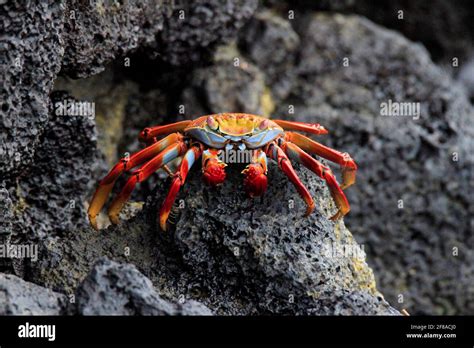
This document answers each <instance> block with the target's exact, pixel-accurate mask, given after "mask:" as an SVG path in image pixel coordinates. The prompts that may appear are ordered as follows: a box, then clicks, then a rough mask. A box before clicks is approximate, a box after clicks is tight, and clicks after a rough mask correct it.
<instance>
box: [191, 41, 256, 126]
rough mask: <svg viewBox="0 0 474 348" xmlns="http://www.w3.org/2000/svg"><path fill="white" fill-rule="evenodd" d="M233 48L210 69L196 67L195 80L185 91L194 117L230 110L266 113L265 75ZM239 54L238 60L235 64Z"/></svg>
mask: <svg viewBox="0 0 474 348" xmlns="http://www.w3.org/2000/svg"><path fill="white" fill-rule="evenodd" d="M237 54H238V53H237V52H235V51H234V52H233V54H232V50H230V51H229V52H226V53H224V54H223V57H221V58H219V57H218V58H217V62H216V63H215V64H214V65H213V66H211V67H207V68H201V69H196V70H195V71H194V72H193V76H192V79H191V82H190V84H189V86H188V87H187V88H185V89H184V91H183V96H182V99H183V105H185V106H186V109H187V110H188V112H187V113H188V114H191V115H190V116H191V118H196V117H199V116H202V115H208V114H212V113H218V112H221V111H222V110H225V111H226V112H236V111H237V110H239V112H247V113H253V114H262V113H264V110H263V105H262V98H264V87H265V83H264V78H263V74H262V73H261V72H260V70H259V69H257V68H256V67H255V66H253V65H251V64H249V63H248V62H246V61H244V60H243V59H241V58H238V56H237ZM232 56H233V57H236V58H237V59H239V60H238V63H236V65H235V64H234V63H235V62H236V61H234V58H232Z"/></svg>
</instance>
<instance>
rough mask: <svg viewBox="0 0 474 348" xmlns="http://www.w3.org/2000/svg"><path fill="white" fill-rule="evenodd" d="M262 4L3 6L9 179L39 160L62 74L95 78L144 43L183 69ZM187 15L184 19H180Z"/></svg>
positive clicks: (5, 168)
mask: <svg viewBox="0 0 474 348" xmlns="http://www.w3.org/2000/svg"><path fill="white" fill-rule="evenodd" d="M256 5H257V2H256V1H255V0H241V1H239V2H234V1H226V2H225V3H222V2H221V1H218V0H202V1H194V2H192V3H186V5H185V7H184V8H181V9H177V8H176V3H175V2H173V1H167V0H165V1H162V2H155V1H133V2H128V1H127V2H123V3H122V2H110V4H108V3H104V2H102V1H93V2H82V1H72V2H68V3H67V4H65V3H61V2H57V1H42V2H40V3H37V4H28V3H24V2H21V1H15V2H2V4H0V13H2V21H1V24H0V25H1V26H0V30H1V32H2V33H5V35H3V36H2V38H1V41H0V47H1V48H2V51H3V52H4V53H5V57H6V58H5V60H4V62H3V64H4V71H5V74H4V75H5V76H3V78H4V83H3V89H2V105H1V107H0V112H1V114H0V115H1V117H0V130H1V132H0V140H1V142H0V144H1V147H0V164H1V166H0V174H2V178H13V177H14V176H15V175H17V174H19V173H20V172H21V170H23V169H24V168H26V167H27V166H29V165H30V164H31V163H32V160H33V156H34V153H35V148H36V146H37V145H38V141H39V136H40V135H41V133H42V132H43V131H44V129H46V128H47V123H48V103H49V98H48V96H49V93H50V92H51V89H52V86H53V81H54V80H55V79H56V77H57V75H58V73H59V71H60V69H62V72H63V73H64V74H68V75H69V76H73V77H76V78H79V77H82V78H83V77H87V76H90V75H92V74H97V73H98V72H101V71H103V70H104V68H105V66H106V64H108V63H110V62H111V61H112V60H113V59H118V58H119V57H123V58H125V56H126V55H127V54H129V53H132V52H134V51H135V50H136V49H137V48H138V47H139V46H141V47H143V48H148V52H149V54H153V55H159V56H160V57H161V59H162V60H165V61H167V60H168V61H171V62H173V63H176V64H178V63H179V62H181V63H183V64H184V63H186V62H189V61H196V60H199V59H200V57H201V56H202V55H204V54H206V53H207V52H209V51H211V50H212V48H213V45H215V44H216V43H218V42H220V41H222V40H224V39H225V40H229V39H231V38H232V36H235V35H236V33H237V30H238V29H239V28H240V27H241V26H242V25H244V23H245V21H246V19H248V18H249V17H250V16H251V15H252V13H253V11H254V10H255V9H256ZM181 10H184V11H185V13H186V16H185V18H184V19H180V18H179V17H178V16H179V11H181ZM174 11H175V12H174ZM190 30H194V31H193V32H191V31H190ZM26 38H28V39H26ZM126 58H130V57H129V56H128V57H126ZM122 65H125V66H126V62H125V61H123V62H122Z"/></svg>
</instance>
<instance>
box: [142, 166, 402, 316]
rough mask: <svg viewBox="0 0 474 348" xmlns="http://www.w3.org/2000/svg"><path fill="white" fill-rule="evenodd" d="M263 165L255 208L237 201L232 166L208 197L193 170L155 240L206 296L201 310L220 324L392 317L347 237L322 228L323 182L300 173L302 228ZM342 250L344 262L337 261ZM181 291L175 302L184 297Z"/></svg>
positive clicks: (292, 203)
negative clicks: (225, 319) (171, 221)
mask: <svg viewBox="0 0 474 348" xmlns="http://www.w3.org/2000/svg"><path fill="white" fill-rule="evenodd" d="M270 165H271V167H270V170H269V174H268V177H269V182H270V185H269V186H270V187H269V189H268V191H267V192H266V194H265V195H264V196H263V198H262V199H261V200H260V199H255V200H252V199H249V198H248V197H246V195H245V194H244V193H243V190H242V187H241V180H242V176H241V175H239V173H240V171H241V170H242V167H241V166H239V165H231V166H229V167H227V169H228V170H227V171H228V179H227V181H226V182H225V184H224V185H223V186H222V187H220V188H218V189H214V190H213V189H210V188H207V187H203V185H202V182H201V173H200V171H199V170H198V169H194V171H193V172H192V174H191V177H190V179H189V181H188V182H187V183H186V186H185V188H184V189H183V193H182V194H181V195H180V197H179V198H178V199H182V200H183V203H184V204H181V206H183V205H184V208H183V209H182V211H180V212H181V214H178V215H180V217H179V218H176V219H177V222H176V225H175V230H174V231H173V233H162V232H161V233H160V232H157V233H158V239H159V242H158V243H159V245H163V248H166V249H167V250H168V253H172V254H174V255H176V256H177V257H179V258H180V259H181V260H182V263H183V266H182V267H183V268H184V269H187V270H190V271H191V272H192V274H191V276H192V278H194V279H195V280H194V281H189V280H188V281H187V282H180V283H188V284H189V283H192V284H193V287H195V288H197V289H199V290H197V291H198V292H199V293H205V294H207V296H206V298H205V299H201V301H203V302H204V303H205V304H207V305H208V306H209V307H210V308H213V306H216V305H217V306H218V308H219V311H218V313H221V314H244V315H248V314H270V313H272V314H349V313H351V314H395V313H398V312H397V311H396V310H394V309H393V308H391V307H390V306H389V305H388V303H387V302H385V301H384V300H383V299H382V297H381V295H380V294H379V293H378V291H377V289H376V287H375V282H374V278H373V274H372V271H371V270H370V268H369V267H368V266H367V264H366V263H365V254H364V253H363V251H362V252H361V253H360V254H358V253H357V251H359V249H357V247H358V244H357V243H356V242H355V240H354V239H353V237H352V235H351V233H350V232H349V231H348V230H347V229H346V228H345V226H344V224H343V223H342V222H338V223H333V222H331V221H330V220H329V219H328V218H329V217H330V216H331V213H334V210H333V209H334V208H333V207H334V205H333V202H332V199H331V198H330V195H329V192H328V189H327V188H326V186H325V185H324V184H323V183H322V182H321V180H319V179H317V178H315V176H314V174H312V173H309V172H308V171H307V170H305V169H301V170H299V171H298V172H299V174H300V176H301V178H302V180H303V182H304V183H305V184H306V185H307V187H309V188H310V192H311V193H312V194H313V196H314V197H315V199H316V201H317V202H318V203H317V209H316V211H315V212H314V213H313V214H311V215H310V216H309V217H308V218H304V217H303V213H304V209H305V207H304V203H303V202H302V200H301V199H300V198H299V196H298V194H297V193H296V190H295V189H294V187H293V186H292V185H291V183H290V182H289V181H288V179H287V178H286V177H285V175H284V174H282V173H281V172H280V171H279V169H278V168H277V166H276V165H275V164H274V163H271V164H270ZM157 192H158V194H157V195H156V196H155V198H154V199H153V200H150V201H149V202H148V204H147V206H146V208H145V211H148V214H149V216H151V218H150V219H151V221H153V218H154V217H156V212H157V209H158V207H159V206H160V205H161V201H162V199H163V195H164V193H165V192H166V188H161V187H160V188H159V189H158V190H157ZM178 210H179V209H178ZM344 248H346V249H345V250H350V252H348V253H346V254H344V255H342V254H343V253H342V254H341V253H338V252H340V251H341V250H342V249H344ZM176 256H175V257H176ZM173 282H174V281H173ZM180 283H178V284H176V285H175V287H176V290H175V291H176V293H186V292H185V291H186V290H185V289H184V288H183V287H182V285H180ZM188 286H189V285H188ZM166 287H167V288H168V289H170V288H173V286H172V285H171V284H166ZM338 293H340V294H339V295H337V294H338ZM343 293H344V294H345V295H342V294H343ZM210 299H213V302H208V301H209V300H210ZM331 299H332V300H334V301H331ZM216 300H217V301H216ZM357 303H359V304H357ZM362 304H363V305H362ZM362 307H363V308H362Z"/></svg>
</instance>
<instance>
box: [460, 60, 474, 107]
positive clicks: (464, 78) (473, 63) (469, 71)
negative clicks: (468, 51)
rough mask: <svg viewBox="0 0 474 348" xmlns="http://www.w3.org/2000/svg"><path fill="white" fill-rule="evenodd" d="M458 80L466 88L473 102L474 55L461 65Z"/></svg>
mask: <svg viewBox="0 0 474 348" xmlns="http://www.w3.org/2000/svg"><path fill="white" fill-rule="evenodd" d="M457 80H458V81H459V82H460V83H461V84H462V85H463V86H464V87H465V88H466V91H467V95H468V96H469V98H470V99H471V102H474V57H472V58H471V59H470V60H469V61H468V62H467V63H464V64H462V65H461V68H460V70H459V74H458V75H457Z"/></svg>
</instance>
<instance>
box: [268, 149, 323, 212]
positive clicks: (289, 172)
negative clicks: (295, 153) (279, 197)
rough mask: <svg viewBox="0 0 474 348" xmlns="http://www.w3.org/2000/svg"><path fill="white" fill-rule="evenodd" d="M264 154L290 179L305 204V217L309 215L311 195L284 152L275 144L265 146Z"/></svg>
mask: <svg viewBox="0 0 474 348" xmlns="http://www.w3.org/2000/svg"><path fill="white" fill-rule="evenodd" d="M265 152H266V154H267V156H268V157H270V158H271V159H273V160H275V161H276V162H277V163H278V167H280V169H281V170H282V171H283V172H284V173H285V174H286V176H287V177H288V178H289V179H290V181H291V182H292V183H293V185H295V187H296V190H297V191H298V193H299V194H300V196H301V197H302V198H303V200H304V201H305V202H306V205H307V208H306V213H305V216H308V215H309V214H311V212H312V211H313V210H314V207H315V204H314V201H313V198H312V197H311V194H310V193H309V191H308V189H307V188H306V187H305V186H304V185H303V183H302V182H301V180H300V178H299V177H298V175H297V174H296V172H295V170H294V169H293V166H292V165H291V162H290V160H289V159H288V157H287V156H286V154H285V152H284V151H283V150H282V149H281V148H280V147H279V146H278V145H277V144H276V143H275V142H272V143H270V144H269V145H268V146H267V148H266V150H265Z"/></svg>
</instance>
